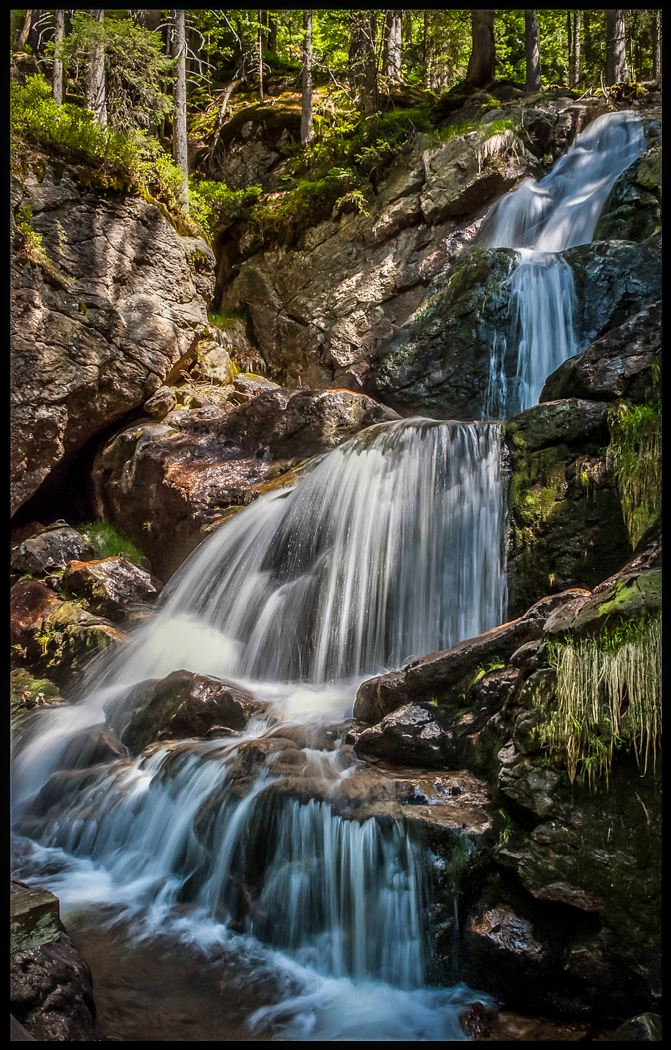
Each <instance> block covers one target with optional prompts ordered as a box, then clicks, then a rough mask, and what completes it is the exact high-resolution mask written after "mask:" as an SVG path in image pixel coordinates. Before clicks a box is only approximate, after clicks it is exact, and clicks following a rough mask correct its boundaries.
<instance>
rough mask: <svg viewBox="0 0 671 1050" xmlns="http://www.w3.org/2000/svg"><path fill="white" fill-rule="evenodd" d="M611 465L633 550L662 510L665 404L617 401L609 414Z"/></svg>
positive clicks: (609, 458) (609, 460) (609, 454)
mask: <svg viewBox="0 0 671 1050" xmlns="http://www.w3.org/2000/svg"><path fill="white" fill-rule="evenodd" d="M608 425H609V429H610V446H609V448H608V463H609V464H610V465H611V466H612V468H613V471H614V474H615V479H616V481H617V486H618V489H619V492H620V501H621V504H622V513H623V515H624V520H625V523H626V525H627V530H628V532H629V538H630V540H631V544H632V547H635V546H636V544H637V543H638V541H639V540H640V538H641V536H642V535H643V533H644V532H645V530H646V529H647V528H649V527H650V525H653V524H654V522H655V521H657V519H658V517H659V514H660V512H661V509H662V403H661V401H658V402H656V403H654V404H644V405H630V404H628V403H627V402H626V401H618V402H617V403H616V404H615V405H614V406H613V408H612V409H611V410H610V412H609V415H608Z"/></svg>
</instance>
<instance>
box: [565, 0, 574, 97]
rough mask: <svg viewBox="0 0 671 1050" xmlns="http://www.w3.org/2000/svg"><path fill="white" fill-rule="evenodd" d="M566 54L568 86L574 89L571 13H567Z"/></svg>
mask: <svg viewBox="0 0 671 1050" xmlns="http://www.w3.org/2000/svg"><path fill="white" fill-rule="evenodd" d="M566 52H567V56H568V86H569V87H570V88H572V87H573V48H572V47H571V12H570V11H567V12H566Z"/></svg>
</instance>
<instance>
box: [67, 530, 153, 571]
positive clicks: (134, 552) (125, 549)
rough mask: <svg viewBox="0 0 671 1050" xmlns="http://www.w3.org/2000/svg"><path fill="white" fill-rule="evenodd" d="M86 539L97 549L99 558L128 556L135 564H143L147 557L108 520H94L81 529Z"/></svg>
mask: <svg viewBox="0 0 671 1050" xmlns="http://www.w3.org/2000/svg"><path fill="white" fill-rule="evenodd" d="M79 532H80V533H81V534H82V536H83V537H84V539H87V540H88V541H89V543H91V544H92V546H93V547H94V549H95V552H96V554H97V555H98V557H99V558H114V557H117V556H119V555H123V557H125V558H128V560H129V561H132V562H133V564H135V565H142V563H143V562H144V561H145V557H144V555H143V553H142V551H141V550H140V549H139V548H138V547H136V546H135V544H134V543H132V542H131V540H129V539H127V537H126V536H123V535H122V534H121V533H120V532H117V530H116V529H115V528H114V526H113V525H112V524H111V523H110V522H108V521H93V522H90V523H89V524H88V525H82V526H81V527H80V529H79Z"/></svg>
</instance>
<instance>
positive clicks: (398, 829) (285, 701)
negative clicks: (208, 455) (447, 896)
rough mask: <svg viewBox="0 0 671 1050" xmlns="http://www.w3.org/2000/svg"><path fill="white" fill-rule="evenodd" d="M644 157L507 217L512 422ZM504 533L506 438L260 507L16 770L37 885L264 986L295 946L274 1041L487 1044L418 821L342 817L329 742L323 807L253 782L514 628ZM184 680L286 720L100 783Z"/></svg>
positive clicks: (313, 767)
mask: <svg viewBox="0 0 671 1050" xmlns="http://www.w3.org/2000/svg"><path fill="white" fill-rule="evenodd" d="M642 149H643V137H642V132H641V128H640V122H638V121H637V120H636V118H634V116H633V114H611V115H609V116H608V117H604V118H599V119H598V120H597V121H595V122H594V123H593V124H591V125H590V126H589V128H588V129H587V131H586V132H585V133H583V135H581V136H579V137H578V138H577V139H576V141H575V142H574V144H573V146H572V147H571V149H570V150H569V152H568V154H567V155H566V157H564V158H562V159H561V160H560V161H558V162H557V164H556V165H555V168H554V170H553V172H552V173H551V175H549V176H547V178H545V179H543V180H542V181H541V182H540V183H538V184H536V183H534V182H533V181H531V180H530V181H528V182H526V183H524V184H522V186H520V187H519V189H518V190H517V191H516V192H515V193H512V194H510V195H509V196H508V197H506V198H505V199H504V200H503V201H502V202H500V204H499V205H498V206H497V207H496V208H495V209H494V210H493V213H492V216H491V218H490V221H489V224H488V231H489V232H488V233H487V234H486V236H487V240H488V243H489V245H490V246H512V247H515V248H517V249H518V251H519V254H520V260H519V264H518V265H517V266H516V268H515V269H514V271H513V274H512V276H511V302H512V304H513V314H514V317H515V319H516V324H517V327H518V329H519V344H518V345H519V356H518V368H517V376H516V379H515V380H514V381H513V382H512V383H509V384H508V390H507V391H505V387H503V386H502V387H501V389H500V390H499V391H497V390H496V381H495V379H496V375H497V369H498V367H499V364H500V362H499V364H497V359H496V354H495V355H494V359H493V362H492V375H493V377H494V379H493V383H492V389H491V398H490V401H491V404H490V408H491V407H492V405H496V407H497V408H498V410H499V411H500V414H501V415H505V414H510V413H511V411H512V410H513V406H514V410H519V408H524V407H528V406H529V405H531V404H533V403H535V401H536V400H537V398H538V394H539V392H540V389H541V387H542V383H543V381H544V379H545V378H546V376H547V374H548V373H549V372H550V371H552V370H553V369H554V368H556V367H557V366H558V364H560V363H561V361H563V360H565V359H566V358H567V357H568V356H570V355H571V354H573V353H575V352H576V346H575V342H574V336H573V330H572V315H571V294H572V285H571V274H570V270H569V268H568V266H567V265H566V263H565V262H564V260H563V259H561V257H560V256H558V255H557V254H556V253H557V252H559V251H561V250H562V249H563V248H566V247H569V246H571V245H574V244H578V243H583V242H585V241H588V240H589V239H590V238H591V236H592V234H593V232H594V228H595V224H596V221H597V218H598V214H599V212H600V210H601V208H602V206H603V204H604V202H605V200H606V198H607V196H608V193H609V192H610V189H611V188H612V185H613V184H614V182H615V179H616V178H617V176H618V175H619V173H620V172H621V171H622V170H623V169H624V168H625V167H626V166H627V165H628V164H629V163H631V161H632V160H633V159H634V158H635V157H636V156H637V155H638V154H639V153H640V152H641V150H642ZM497 353H498V351H497ZM501 390H504V391H505V394H504V395H502V394H501ZM497 398H498V401H497V400H496V399H497ZM490 414H493V413H490ZM503 524H504V522H503V503H502V486H501V481H500V425H499V424H497V423H450V422H447V423H446V422H435V421H431V420H425V419H412V420H403V421H400V422H396V423H393V424H380V425H377V426H375V427H372V428H370V429H369V430H368V431H365V432H363V433H362V434H361V435H359V436H358V437H357V438H355V439H353V440H352V441H349V442H347V443H346V444H345V445H343V446H341V447H340V448H338V449H337V450H335V451H334V452H332V453H329V454H328V455H326V456H324V457H322V458H321V459H320V460H319V461H317V462H316V463H315V464H314V465H313V466H312V469H311V470H310V472H309V473H308V474H307V475H306V476H305V477H304V478H303V479H302V480H301V481H299V482H298V483H297V484H296V486H295V488H293V489H291V490H288V489H285V490H280V491H278V492H275V493H271V494H268V495H266V496H264V497H262V498H260V499H259V500H258V501H257V502H256V503H254V504H253V505H252V506H250V507H248V508H246V509H245V511H244V512H243V513H242V514H240V515H239V516H237V517H236V518H234V519H233V520H232V521H231V522H229V523H228V524H227V525H226V526H225V527H224V528H222V529H221V531H220V532H219V533H217V534H215V535H214V536H213V537H211V538H210V539H208V540H207V542H206V543H204V544H203V545H202V546H201V547H200V548H199V549H198V550H197V551H196V552H195V553H194V554H193V555H192V556H191V558H190V559H189V560H188V562H187V563H186V564H185V565H184V566H183V567H182V568H181V569H180V571H179V572H178V573H177V574H176V576H175V578H174V579H173V581H171V584H170V586H169V587H168V588H167V589H166V591H165V592H164V595H163V596H162V599H161V602H160V606H159V608H158V610H157V612H156V614H155V616H154V618H153V620H152V621H151V623H150V624H149V625H147V626H145V627H143V628H141V629H140V630H139V631H138V632H137V634H136V636H135V640H134V641H133V642H132V644H130V645H129V646H128V647H127V648H126V649H125V650H124V651H123V653H122V654H121V655H119V656H116V657H115V658H114V659H112V660H111V661H108V662H107V663H106V664H103V665H96V666H95V667H94V668H92V670H91V672H90V674H89V679H88V687H87V689H86V695H85V696H84V698H83V699H81V700H80V701H79V702H78V703H75V704H72V705H67V706H64V707H62V708H59V709H55V710H46V711H39V712H36V713H35V714H34V715H33V717H32V719H31V720H30V721H29V723H28V724H27V725H26V727H25V729H24V731H23V734H22V738H21V740H20V743H19V746H18V748H17V753H16V756H15V763H14V765H15V788H14V805H15V811H16V817H17V830H18V832H19V834H20V835H22V836H25V838H23V839H21V845H20V849H23V850H24V851H27V852H28V854H29V857H28V860H26V861H25V871H24V869H23V868H22V869H21V870H22V871H23V872H24V874H29V875H30V876H32V877H33V878H36V879H40V880H41V881H42V882H43V883H45V884H47V885H50V886H51V887H52V888H53V889H54V891H55V892H57V893H58V894H59V896H60V897H61V899H62V901H63V903H64V904H65V905H66V906H68V905H70V906H72V907H76V906H80V905H81V904H82V902H83V901H91V902H103V903H106V904H108V905H112V907H113V908H114V909H115V910H116V912H118V911H119V909H120V908H122V909H123V910H124V912H125V913H126V914H129V915H132V916H133V922H134V928H135V930H136V933H137V935H141V936H149V935H150V934H151V933H152V931H153V932H154V933H155V932H156V930H158V929H161V928H165V927H166V925H168V926H169V928H170V929H171V930H172V931H173V932H174V935H175V936H179V937H182V938H184V939H189V938H191V939H192V940H193V939H195V940H196V941H197V942H198V943H199V945H202V944H203V943H204V942H205V941H207V940H208V938H209V940H210V942H212V941H217V939H218V943H223V942H225V943H226V944H229V945H230V942H232V941H233V940H235V938H234V935H233V934H232V933H229V932H228V931H227V929H226V927H227V926H228V927H229V928H235V924H236V923H237V924H238V926H239V928H240V929H244V931H245V934H244V936H241V937H238V939H237V941H236V942H235V943H236V945H237V947H236V948H235V951H236V952H237V955H236V959H237V960H238V961H237V962H236V964H235V965H239V966H241V967H243V969H244V966H245V965H248V966H249V967H251V969H250V971H249V972H250V973H252V972H253V966H257V970H258V958H259V956H258V952H259V951H260V950H261V948H260V945H268V946H270V947H269V948H267V949H263V950H264V951H267V952H268V953H270V954H266V956H264V959H265V962H264V963H263V966H264V967H265V969H264V970H263V973H264V974H268V973H269V972H270V971H273V972H280V971H282V972H283V973H285V974H286V973H289V972H290V973H291V980H290V981H289V983H288V984H287V985H286V988H285V991H284V992H283V993H282V994H280V995H278V996H277V999H278V1000H279V1002H275V1003H272V1004H271V1005H270V1006H266V1007H263V1008H262V1009H259V1010H257V1011H256V1012H255V1013H254V1015H253V1016H252V1018H251V1020H250V1024H251V1027H252V1031H253V1030H255V1029H254V1026H255V1025H256V1026H257V1029H258V1026H259V1025H262V1024H270V1025H271V1028H272V1031H273V1032H274V1033H275V1034H276V1035H277V1036H278V1037H280V1038H310V1039H315V1038H319V1039H338V1038H350V1037H355V1038H376V1039H379V1038H388V1039H401V1038H409V1039H438V1038H440V1039H445V1038H449V1039H461V1038H463V1035H462V1033H461V1029H460V1028H459V1026H458V1024H457V1021H456V1017H457V1011H458V1008H459V1007H460V1005H462V1004H463V1003H465V1002H468V1001H469V999H468V994H469V993H468V992H467V990H466V992H464V990H463V986H461V987H459V986H458V987H457V988H456V989H451V990H447V989H440V990H433V991H429V990H427V989H422V987H421V985H422V982H423V974H424V960H423V949H422V930H423V921H424V920H423V912H424V893H425V885H424V880H423V876H422V870H423V867H424V866H425V859H424V854H423V852H422V845H421V843H420V842H419V841H418V840H416V839H415V838H414V837H413V835H411V834H410V833H409V831H408V830H407V829H406V828H405V827H404V826H403V825H402V824H401V823H400V822H398V821H377V820H376V819H371V818H369V819H362V820H361V821H360V822H359V821H357V820H353V819H343V817H341V816H340V815H339V814H338V811H337V806H336V805H335V798H336V794H337V787H338V785H342V783H343V781H344V779H346V778H347V777H348V776H349V774H350V772H351V766H350V767H349V768H348V766H347V763H346V762H345V761H344V760H342V761H341V756H342V755H343V754H344V749H342V748H338V747H337V748H336V749H335V750H332V751H324V750H323V748H322V747H321V746H319V744H318V743H316V742H315V744H314V746H311V745H310V746H307V747H305V749H304V750H303V751H302V752H301V753H302V754H303V755H304V756H305V759H304V760H305V762H307V764H308V768H309V770H310V775H311V777H312V782H313V784H314V792H313V796H312V798H311V799H310V800H302V799H301V800H298V799H297V798H296V797H294V796H292V794H291V792H288V793H287V794H284V795H283V794H282V793H281V792H280V791H278V790H277V785H278V784H279V783H280V780H281V778H280V777H279V774H278V773H277V769H278V768H279V767H276V766H275V765H274V759H273V756H271V758H270V759H269V760H268V761H267V762H266V763H265V764H264V765H263V766H262V767H261V772H259V770H258V768H256V769H254V770H252V771H251V772H249V773H248V775H247V774H245V775H241V774H240V769H241V768H243V767H244V754H246V752H244V748H245V746H247V745H249V744H252V742H254V741H258V739H259V738H264V739H265V738H268V739H272V736H273V734H275V735H277V733H278V732H281V730H282V727H287V726H289V727H292V728H296V727H303V729H305V728H306V727H308V729H309V726H310V725H312V726H313V727H314V726H318V725H319V724H320V723H334V722H338V721H339V720H342V719H343V718H346V717H347V716H348V715H349V713H351V709H352V703H353V699H354V695H355V691H356V687H357V685H358V683H359V682H360V681H361V680H362V679H363V678H365V677H369V676H371V675H373V674H376V673H379V672H381V671H384V670H388V669H391V668H394V667H400V666H402V665H403V664H404V663H405V662H406V661H408V660H410V659H412V658H414V657H417V656H420V655H422V654H424V653H428V652H432V651H436V650H438V649H441V648H446V647H448V646H450V645H453V644H455V643H456V642H457V641H459V640H461V639H463V638H467V637H473V636H475V635H477V634H479V633H481V632H483V631H486V630H488V629H490V628H491V627H494V626H496V625H497V624H499V623H501V622H502V621H503V620H504V619H505V604H506V594H505V560H504V546H505V544H504V537H503ZM180 668H188V669H189V670H192V671H195V672H199V673H202V674H212V675H217V676H220V677H226V678H228V679H232V680H233V681H235V682H237V683H239V684H240V685H241V686H243V687H246V688H248V689H250V690H251V691H252V692H253V693H255V694H256V695H257V696H258V697H259V698H260V699H262V700H264V701H265V702H266V703H267V705H268V713H267V714H266V715H264V716H263V717H262V718H256V719H254V720H253V721H252V722H250V723H249V724H248V726H247V728H246V730H245V731H244V733H242V734H241V735H240V736H238V737H235V738H232V739H225V740H197V741H184V742H182V743H180V744H177V745H174V744H173V745H163V746H157V747H154V748H151V749H148V750H147V751H145V752H144V753H143V754H141V755H140V756H139V757H137V758H136V759H135V760H134V761H130V760H123V761H120V762H113V763H110V764H108V765H104V764H101V765H99V766H97V767H95V768H94V769H86V770H82V769H81V768H80V767H81V766H82V765H83V764H85V763H84V762H83V759H82V754H83V752H82V751H81V749H79V750H78V746H79V745H78V743H77V742H78V740H80V739H81V738H82V734H85V733H86V731H88V730H90V729H92V728H94V727H96V726H99V725H100V724H103V723H104V724H106V725H107V726H108V727H109V728H110V729H111V730H112V731H115V732H117V734H120V733H121V732H122V730H123V728H124V725H125V724H126V722H127V721H128V718H129V716H130V711H129V703H132V698H133V688H134V687H135V686H137V685H138V683H141V682H143V681H145V680H147V679H155V678H161V677H164V676H165V675H167V674H169V673H170V672H171V671H174V670H177V669H180ZM286 731H287V730H286V729H285V732H286ZM306 731H307V730H306ZM315 740H316V738H315ZM341 742H342V741H341ZM241 756H242V757H241ZM241 763H242V765H241ZM236 770H237V772H236ZM243 772H244V769H243ZM54 814H57V816H54ZM29 840H30V844H29ZM455 901H456V898H455ZM179 909H186V912H185V911H184V910H182V911H179ZM455 917H456V903H455ZM231 924H233V925H231ZM455 930H456V923H455ZM245 953H246V954H245ZM255 953H256V954H255ZM245 959H246V960H247V962H245ZM252 959H254V960H256V962H254V964H253V965H252V963H251V962H250V961H249V960H252ZM258 972H260V971H258ZM264 979H265V978H264ZM287 980H288V978H287ZM315 982H317V983H315ZM334 982H335V983H334ZM384 982H386V983H384ZM373 990H374V992H373Z"/></svg>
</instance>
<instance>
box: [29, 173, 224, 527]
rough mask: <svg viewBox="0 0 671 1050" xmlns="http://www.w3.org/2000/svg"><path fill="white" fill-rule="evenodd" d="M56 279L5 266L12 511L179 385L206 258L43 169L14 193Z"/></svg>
mask: <svg viewBox="0 0 671 1050" xmlns="http://www.w3.org/2000/svg"><path fill="white" fill-rule="evenodd" d="M15 198H16V199H15V205H16V207H19V206H23V205H29V206H30V207H31V208H32V211H33V215H34V219H33V228H34V229H35V231H36V232H37V233H39V234H40V235H41V236H42V239H43V246H44V249H45V251H46V254H47V256H48V257H49V259H50V260H51V261H52V263H54V264H55V265H56V266H57V267H58V269H59V270H60V272H61V274H62V276H63V281H62V282H61V283H60V284H59V283H58V282H54V281H52V280H51V279H50V280H45V277H44V274H43V272H42V270H41V269H40V268H39V267H37V266H35V265H33V264H31V263H30V262H29V261H28V260H27V258H26V257H25V255H22V254H21V252H20V251H19V252H17V253H15V254H14V255H13V258H12V263H13V268H12V282H13V283H12V305H11V319H12V328H11V339H12V374H11V381H12V479H11V480H12V512H14V511H15V510H16V509H17V508H18V507H20V506H21V505H22V504H23V503H24V502H25V501H26V500H27V499H28V498H29V497H30V496H31V495H33V493H34V492H35V491H36V490H37V489H38V488H39V486H40V484H41V483H42V482H43V481H44V479H45V478H46V477H47V476H48V474H49V473H50V471H51V470H52V469H53V468H54V466H55V465H56V464H58V463H59V462H61V461H62V460H63V459H64V457H72V456H73V455H74V454H75V453H76V452H77V451H79V449H81V448H82V446H83V445H84V444H85V443H86V442H87V441H88V440H89V439H91V438H92V437H94V436H95V435H96V434H98V433H100V431H101V430H104V429H105V428H106V427H108V426H109V425H110V424H111V423H113V422H114V421H115V420H118V419H120V418H121V417H122V416H123V415H124V414H125V413H126V412H128V411H129V410H130V409H132V408H135V407H137V406H139V405H142V404H143V403H144V402H145V401H146V400H147V398H148V397H150V395H151V394H152V393H154V392H155V391H156V390H157V389H158V388H159V387H160V386H161V385H162V384H163V383H165V382H166V381H170V380H171V378H172V377H173V376H177V375H178V374H179V371H180V369H181V368H183V367H184V365H185V363H186V362H187V361H188V359H189V355H190V354H191V353H192V352H194V348H195V344H196V341H197V338H198V336H199V334H200V333H201V332H203V331H204V329H205V326H206V324H207V314H206V305H207V302H208V301H209V299H210V298H211V295H212V290H213V281H212V273H213V267H214V256H213V254H212V252H211V250H210V248H209V247H208V245H207V244H206V243H205V241H203V240H202V239H201V238H192V237H181V236H180V235H179V234H178V233H177V231H176V230H175V229H174V227H173V226H171V224H170V223H169V222H168V221H167V220H166V219H165V218H164V217H163V215H162V214H161V212H160V211H159V209H158V208H157V207H155V206H154V205H152V204H149V203H148V202H147V201H145V200H144V199H142V198H140V197H121V196H110V197H102V196H100V195H98V194H96V193H94V192H87V191H85V190H83V189H80V188H79V186H78V185H77V183H76V182H75V179H74V178H73V176H72V174H71V173H70V172H69V171H67V170H66V171H65V172H64V173H63V174H62V176H61V178H60V180H59V179H57V178H56V176H55V175H54V172H53V171H52V169H51V168H50V167H49V166H47V171H46V174H45V176H44V178H43V180H42V181H39V180H38V179H37V178H36V176H35V175H34V174H33V173H32V172H29V174H28V175H27V176H26V178H25V180H24V182H23V185H21V186H17V187H16V194H15Z"/></svg>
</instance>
